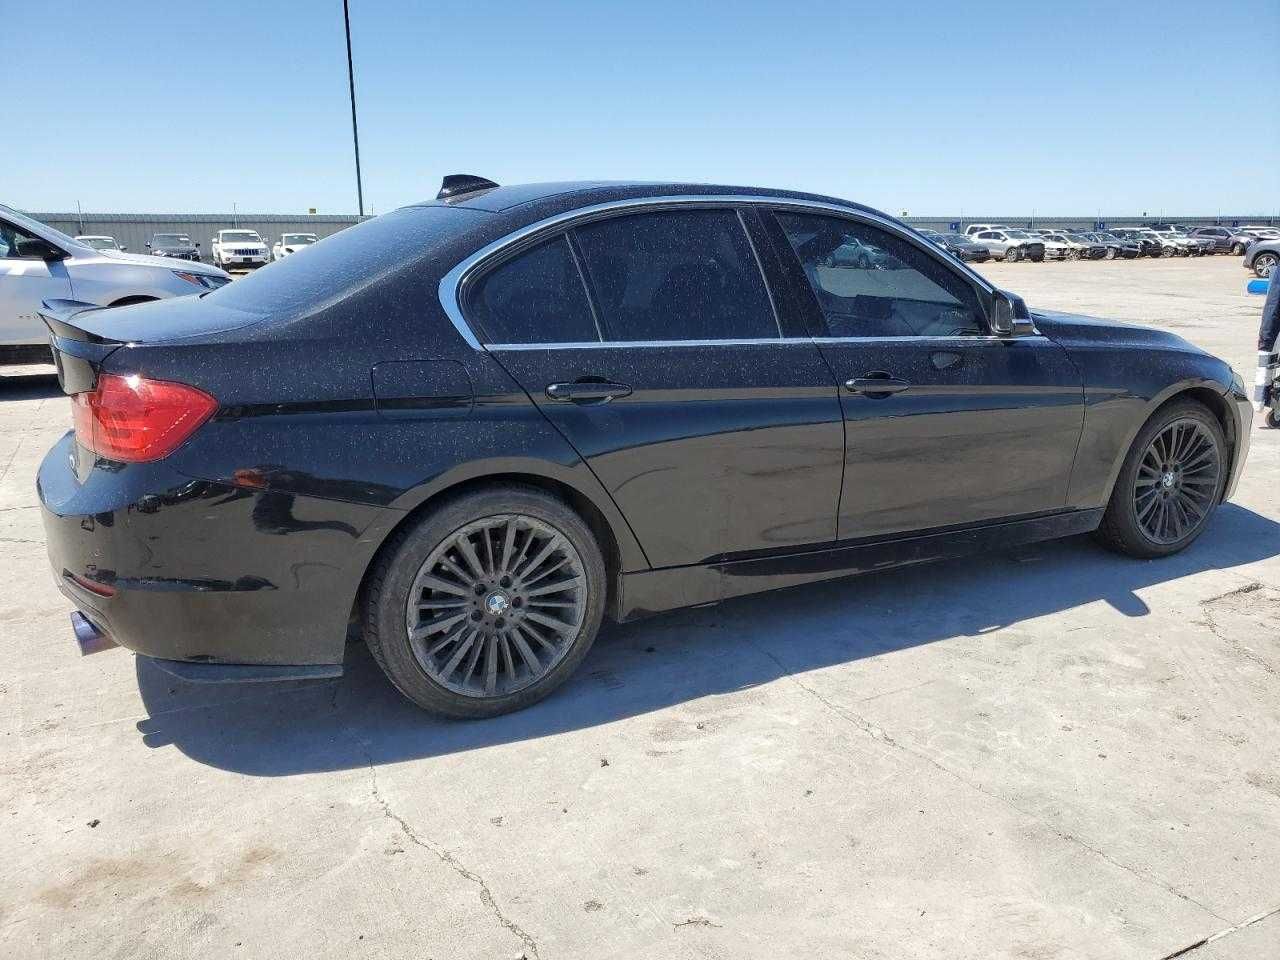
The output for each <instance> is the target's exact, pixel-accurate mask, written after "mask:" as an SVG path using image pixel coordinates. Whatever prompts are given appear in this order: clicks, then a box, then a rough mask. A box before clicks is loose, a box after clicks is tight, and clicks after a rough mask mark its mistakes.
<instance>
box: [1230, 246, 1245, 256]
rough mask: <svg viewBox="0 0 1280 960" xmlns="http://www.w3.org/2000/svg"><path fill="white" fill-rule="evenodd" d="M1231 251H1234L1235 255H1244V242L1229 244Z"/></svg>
mask: <svg viewBox="0 0 1280 960" xmlns="http://www.w3.org/2000/svg"><path fill="white" fill-rule="evenodd" d="M1231 252H1232V253H1234V254H1235V255H1236V256H1237V257H1243V256H1244V244H1243V243H1236V244H1232V246H1231Z"/></svg>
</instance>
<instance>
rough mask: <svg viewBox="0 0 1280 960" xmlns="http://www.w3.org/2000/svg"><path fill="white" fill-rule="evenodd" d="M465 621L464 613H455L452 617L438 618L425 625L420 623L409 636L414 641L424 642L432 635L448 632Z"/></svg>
mask: <svg viewBox="0 0 1280 960" xmlns="http://www.w3.org/2000/svg"><path fill="white" fill-rule="evenodd" d="M465 619H467V615H466V614H465V613H455V614H453V615H452V616H447V617H440V618H439V619H438V620H430V621H428V622H427V623H420V624H418V625H417V626H416V627H415V628H414V629H413V632H412V633H411V634H410V636H411V637H412V638H413V639H414V640H425V639H427V637H429V636H431V635H432V634H436V633H439V632H440V631H441V630H448V629H449V628H450V627H452V626H455V625H457V624H459V623H461V622H462V621H463V620H465Z"/></svg>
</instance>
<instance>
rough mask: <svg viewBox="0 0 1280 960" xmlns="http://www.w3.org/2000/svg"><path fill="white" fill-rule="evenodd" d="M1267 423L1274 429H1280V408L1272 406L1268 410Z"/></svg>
mask: <svg viewBox="0 0 1280 960" xmlns="http://www.w3.org/2000/svg"><path fill="white" fill-rule="evenodd" d="M1266 424H1267V426H1268V427H1270V428H1271V429H1272V430H1280V410H1277V409H1276V408H1275V407H1272V408H1271V409H1270V410H1268V411H1267V416H1266Z"/></svg>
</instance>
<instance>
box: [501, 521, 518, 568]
mask: <svg viewBox="0 0 1280 960" xmlns="http://www.w3.org/2000/svg"><path fill="white" fill-rule="evenodd" d="M515 545H516V521H515V518H514V517H509V518H508V519H507V522H506V532H505V534H504V535H503V538H502V559H501V560H499V561H498V569H499V570H501V571H502V572H503V573H507V572H508V571H509V570H510V569H511V564H510V561H511V551H512V549H513V548H514V547H515Z"/></svg>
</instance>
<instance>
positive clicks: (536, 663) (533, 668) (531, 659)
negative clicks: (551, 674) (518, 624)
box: [511, 628, 542, 676]
mask: <svg viewBox="0 0 1280 960" xmlns="http://www.w3.org/2000/svg"><path fill="white" fill-rule="evenodd" d="M511 642H512V643H514V644H515V645H516V649H517V650H518V651H520V656H521V657H523V658H524V662H525V665H526V666H527V667H528V668H529V671H530V672H531V673H533V674H534V675H535V676H536V675H537V674H540V673H542V661H541V660H539V659H538V657H537V655H536V654H534V652H533V651H532V650H531V649H529V644H527V643H525V640H524V637H522V636H520V630H519V628H517V629H515V630H513V631H512V632H511Z"/></svg>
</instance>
